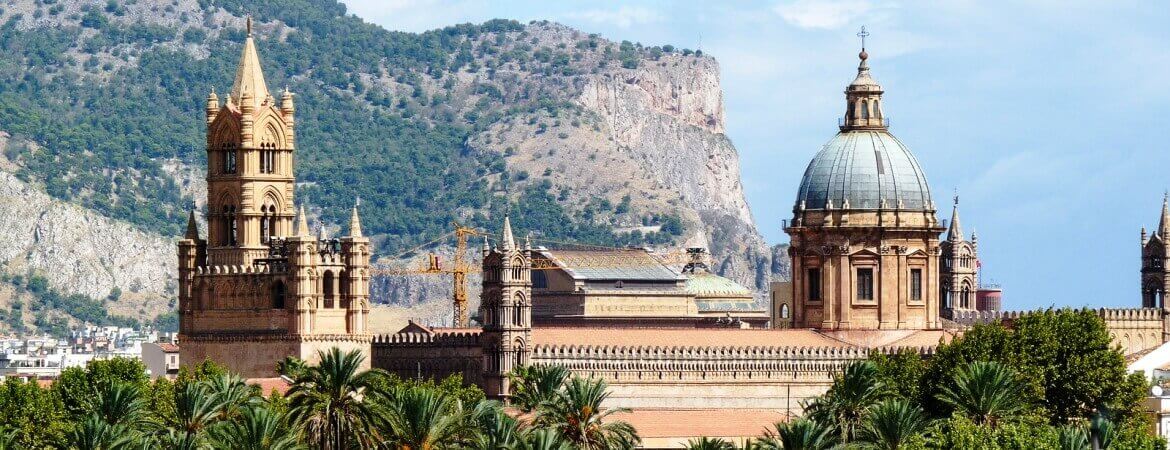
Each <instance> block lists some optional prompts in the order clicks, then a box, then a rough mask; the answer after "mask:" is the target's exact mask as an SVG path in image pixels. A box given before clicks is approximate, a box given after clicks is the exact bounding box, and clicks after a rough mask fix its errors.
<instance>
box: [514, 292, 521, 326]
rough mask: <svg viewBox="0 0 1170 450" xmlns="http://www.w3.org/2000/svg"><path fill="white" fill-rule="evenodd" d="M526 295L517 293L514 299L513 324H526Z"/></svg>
mask: <svg viewBox="0 0 1170 450" xmlns="http://www.w3.org/2000/svg"><path fill="white" fill-rule="evenodd" d="M523 311H524V296H522V295H520V294H516V297H515V299H513V300H512V325H515V326H518V327H522V326H524V313H523Z"/></svg>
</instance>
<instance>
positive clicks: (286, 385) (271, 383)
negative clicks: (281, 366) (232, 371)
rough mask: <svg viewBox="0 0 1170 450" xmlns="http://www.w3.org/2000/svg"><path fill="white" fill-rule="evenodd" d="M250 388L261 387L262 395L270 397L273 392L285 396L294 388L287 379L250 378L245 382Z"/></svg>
mask: <svg viewBox="0 0 1170 450" xmlns="http://www.w3.org/2000/svg"><path fill="white" fill-rule="evenodd" d="M244 383H247V384H248V385H250V386H259V387H260V395H263V396H266V397H267V396H268V395H269V394H271V393H272V391H276V392H277V393H278V394H280V395H285V394H286V393H288V390H289V389H290V388H292V383H290V382H289V380H288V379H287V378H284V377H275V378H248V379H246V380H244Z"/></svg>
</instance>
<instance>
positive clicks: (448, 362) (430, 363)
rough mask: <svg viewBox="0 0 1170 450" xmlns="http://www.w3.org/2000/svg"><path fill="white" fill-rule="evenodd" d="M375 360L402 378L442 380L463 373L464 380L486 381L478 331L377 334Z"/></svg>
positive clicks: (374, 351)
mask: <svg viewBox="0 0 1170 450" xmlns="http://www.w3.org/2000/svg"><path fill="white" fill-rule="evenodd" d="M372 361H373V365H374V367H377V368H379V369H383V370H386V371H388V372H390V373H392V374H395V375H398V376H400V377H402V378H431V379H437V380H441V379H443V378H446V377H448V376H450V375H454V374H461V375H462V376H463V382H464V383H467V384H476V385H479V384H480V383H481V381H482V373H483V348H482V346H481V345H480V342H479V332H478V331H468V332H453V333H438V334H433V335H432V334H425V333H400V334H390V335H382V336H376V337H375V338H374V343H373V349H372Z"/></svg>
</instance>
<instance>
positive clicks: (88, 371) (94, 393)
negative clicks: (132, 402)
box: [52, 358, 149, 421]
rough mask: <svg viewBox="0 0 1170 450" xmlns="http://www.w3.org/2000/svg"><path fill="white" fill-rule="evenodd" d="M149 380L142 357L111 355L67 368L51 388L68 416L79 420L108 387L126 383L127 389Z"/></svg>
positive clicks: (139, 387) (95, 403)
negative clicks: (82, 365)
mask: <svg viewBox="0 0 1170 450" xmlns="http://www.w3.org/2000/svg"><path fill="white" fill-rule="evenodd" d="M148 381H149V380H148V379H147V377H146V365H144V364H143V363H142V361H141V360H138V359H130V358H111V359H104V360H94V361H90V363H89V364H88V365H86V366H85V367H70V368H67V369H65V370H63V371H61V376H60V377H58V378H57V381H55V382H54V383H53V386H52V390H53V392H54V393H55V394H56V395H58V396H59V397H60V398H61V402H62V403H64V406H65V412H66V414H68V416H69V418H70V419H71V420H73V421H80V420H81V419H82V418H84V417H86V416H88V415H89V413H91V412H93V411H94V409H95V408H96V407H97V404H98V402H99V401H101V400H102V399H103V393H108V389H109V388H110V387H111V386H113V385H117V384H127V385H131V386H134V388H127V389H141V388H142V387H143V386H145V385H146V384H147V383H148ZM127 392H128V391H127ZM136 394H137V393H135V395H136Z"/></svg>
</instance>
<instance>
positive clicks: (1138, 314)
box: [948, 308, 1163, 325]
mask: <svg viewBox="0 0 1170 450" xmlns="http://www.w3.org/2000/svg"><path fill="white" fill-rule="evenodd" d="M1034 312H1035V311H950V312H949V313H948V314H949V316H950V317H949V319H951V320H953V321H955V322H957V323H960V324H962V325H974V324H982V323H992V322H995V321H1000V322H1012V321H1015V320H1017V319H1019V318H1021V317H1023V316H1026V315H1028V314H1032V313H1034ZM1096 313H1097V315H1098V316H1099V317H1101V319H1104V320H1149V321H1161V320H1162V316H1163V313H1162V310H1161V309H1158V308H1100V309H1097V310H1096Z"/></svg>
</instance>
